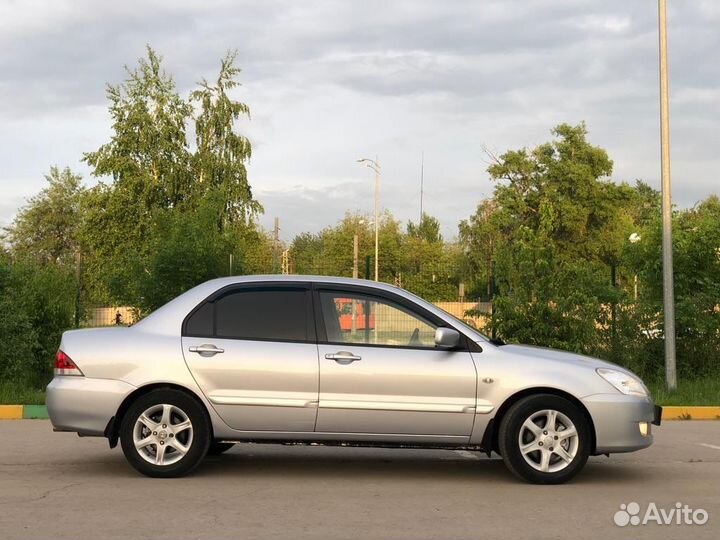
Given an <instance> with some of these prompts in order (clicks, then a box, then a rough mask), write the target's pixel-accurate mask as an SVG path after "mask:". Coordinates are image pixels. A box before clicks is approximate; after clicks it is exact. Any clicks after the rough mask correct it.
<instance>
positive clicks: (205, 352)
mask: <svg viewBox="0 0 720 540" xmlns="http://www.w3.org/2000/svg"><path fill="white" fill-rule="evenodd" d="M188 350H189V351H190V352H194V353H198V354H199V355H200V356H213V355H215V354H218V353H224V352H225V349H221V348H220V347H216V346H215V345H212V344H210V343H204V344H202V345H198V346H195V345H193V346H192V347H190V349H188Z"/></svg>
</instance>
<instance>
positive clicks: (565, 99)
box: [0, 0, 720, 241]
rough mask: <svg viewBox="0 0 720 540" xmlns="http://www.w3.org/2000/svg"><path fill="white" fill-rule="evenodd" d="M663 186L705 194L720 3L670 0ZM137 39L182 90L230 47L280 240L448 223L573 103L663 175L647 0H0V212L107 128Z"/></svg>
mask: <svg viewBox="0 0 720 540" xmlns="http://www.w3.org/2000/svg"><path fill="white" fill-rule="evenodd" d="M668 3H669V4H670V6H669V9H668V25H669V28H668V32H669V69H670V107H671V110H670V121H671V144H672V151H671V157H672V182H673V200H674V202H675V203H676V204H677V205H678V206H681V207H689V206H692V205H694V204H695V203H696V202H698V201H699V200H702V199H703V198H705V197H707V196H708V195H710V194H713V193H715V194H718V193H720V152H718V145H719V144H720V62H718V57H719V55H718V53H719V52H720V31H718V29H719V28H720V2H717V1H716V0H670V2H668ZM146 44H149V45H151V46H152V47H153V48H154V49H155V50H156V51H157V52H158V53H159V54H160V55H162V56H163V58H164V65H165V68H166V70H167V71H168V72H169V73H171V74H172V75H173V77H174V78H175V81H176V83H177V86H178V90H179V92H180V93H181V95H183V96H187V94H188V93H189V92H190V91H191V90H192V89H193V88H194V87H195V85H196V83H197V81H199V80H200V79H201V78H203V77H204V78H207V79H211V78H212V77H213V76H214V74H216V73H217V69H218V66H219V61H220V58H221V57H222V56H224V54H225V53H226V51H228V50H237V51H238V57H237V58H238V66H239V67H240V68H241V69H242V73H241V76H240V80H241V83H242V86H241V87H240V88H239V89H238V90H237V92H236V93H235V97H236V98H237V99H239V100H241V101H243V102H245V103H247V104H248V105H249V106H250V109H251V118H250V120H249V121H243V122H242V123H241V124H240V125H239V126H238V129H239V131H241V132H242V133H243V134H245V135H247V136H248V137H249V138H250V140H251V142H252V145H253V156H252V159H251V160H250V162H249V164H248V174H249V180H250V183H251V186H252V188H253V192H254V194H255V195H256V197H257V198H258V199H259V201H260V202H261V203H262V204H263V206H264V207H265V214H264V215H263V216H262V218H261V220H260V222H261V224H262V225H263V226H264V227H265V228H267V229H271V228H272V225H273V219H274V218H275V217H279V219H280V229H281V232H280V236H281V238H282V239H283V240H285V241H291V240H292V238H293V236H294V235H295V234H297V233H299V232H302V231H311V232H316V231H319V230H321V229H322V228H324V227H327V226H330V225H334V224H335V223H337V221H338V220H340V219H341V218H342V217H343V215H344V214H345V212H346V211H351V212H362V213H371V212H372V211H373V208H374V206H373V205H374V198H373V197H374V176H373V173H372V171H370V170H369V169H367V168H366V167H363V166H362V165H360V164H358V163H357V162H356V160H357V159H359V158H365V157H369V158H375V157H376V156H377V158H378V159H379V161H380V165H381V168H382V176H381V188H380V201H381V202H380V204H381V208H382V209H387V210H389V211H391V212H392V213H393V215H394V216H395V217H396V218H398V219H400V220H402V221H407V220H408V219H412V220H417V219H418V216H419V212H420V168H421V167H420V165H421V156H422V155H423V154H424V185H425V189H424V197H423V206H424V209H425V211H426V212H428V213H429V214H431V215H434V216H436V217H437V218H438V219H439V220H440V222H441V224H442V232H443V234H444V235H445V237H446V238H453V237H454V236H456V235H457V225H458V222H459V221H460V220H461V219H465V218H467V217H468V216H469V215H470V214H471V213H473V212H474V210H475V208H476V206H477V204H478V202H479V201H480V200H481V199H483V198H486V197H488V196H490V195H491V194H492V190H493V184H492V182H491V181H490V180H489V179H488V175H487V171H486V169H487V166H488V161H489V159H488V157H487V154H486V153H485V149H487V150H489V151H491V152H493V153H496V154H497V153H502V152H503V151H505V150H508V149H517V148H521V147H532V146H534V145H537V144H540V143H543V142H546V141H547V140H549V139H550V137H551V134H550V130H551V129H552V127H553V126H555V125H557V124H559V123H562V122H568V123H572V124H575V123H578V122H580V121H585V122H586V123H587V127H588V130H589V139H590V141H591V142H592V143H593V144H596V145H599V146H601V147H603V148H605V149H607V151H608V153H609V154H610V157H611V158H612V159H613V160H614V164H615V166H614V172H613V176H612V178H613V180H614V181H629V182H633V181H634V180H635V179H638V178H640V179H643V180H645V181H647V182H648V183H650V184H651V185H653V186H655V187H657V188H659V186H660V144H659V120H658V114H659V101H658V100H659V95H658V94H659V85H658V35H657V2H656V1H655V0H603V1H602V2H600V1H596V0H592V1H590V0H588V1H583V0H546V1H533V0H520V1H510V0H501V1H490V0H473V1H462V2H460V1H454V0H443V1H438V0H430V1H425V0H412V1H409V0H408V1H392V0H383V1H375V0H364V1H355V2H350V1H314V0H306V1H303V2H298V1H273V0H262V1H259V0H255V1H253V2H245V1H237V0H227V1H225V0H202V1H199V2H190V1H182V0H173V1H167V2H160V1H148V0H144V1H136V0H123V1H122V2H117V1H113V2H107V1H98V0H4V1H3V2H2V3H0V74H2V75H1V76H0V226H6V225H8V224H9V223H10V222H11V221H12V218H13V216H14V214H15V213H16V212H17V210H18V208H19V207H21V206H22V205H23V204H25V202H26V200H27V198H28V197H30V196H32V195H34V194H35V193H37V192H38V191H39V190H40V189H42V188H43V187H44V185H45V180H44V177H43V175H44V174H45V173H47V171H48V170H49V168H50V167H51V166H52V165H59V166H61V167H64V166H69V167H70V168H71V169H73V170H74V171H76V172H79V173H81V174H82V175H83V177H84V178H85V179H86V182H87V184H88V185H92V184H93V183H94V182H96V181H97V180H96V179H94V178H93V177H92V176H91V170H90V169H89V168H88V167H87V166H86V165H85V164H84V163H82V162H81V158H82V154H83V152H88V151H92V150H95V149H97V148H98V147H99V146H100V145H101V144H103V143H105V142H107V141H108V140H109V137H110V135H111V132H110V120H109V115H108V112H107V105H108V102H107V98H106V95H105V85H106V84H107V83H113V84H117V83H120V82H122V81H123V80H124V78H125V71H124V66H126V65H127V66H131V67H132V66H134V65H135V64H136V63H137V59H138V58H140V57H141V56H143V55H144V52H145V46H146Z"/></svg>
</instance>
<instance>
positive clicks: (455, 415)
mask: <svg viewBox="0 0 720 540" xmlns="http://www.w3.org/2000/svg"><path fill="white" fill-rule="evenodd" d="M290 282H295V283H298V282H299V283H308V284H313V286H317V285H328V284H329V285H333V286H340V287H342V286H354V287H362V288H364V289H365V290H366V292H367V294H373V293H382V294H390V295H393V296H395V297H398V298H404V299H405V300H406V301H410V302H412V303H413V304H415V305H416V306H418V308H419V309H424V310H426V311H428V312H431V313H432V314H433V315H434V316H435V317H437V318H438V319H441V320H442V321H444V323H445V324H446V325H447V326H448V327H451V328H455V329H457V330H458V331H459V332H460V333H461V334H462V335H464V336H466V338H467V339H469V340H471V341H472V342H473V343H474V344H475V345H474V346H472V347H470V349H469V350H462V351H451V350H432V349H430V350H417V349H407V348H388V347H368V346H364V347H362V350H360V348H359V347H358V348H357V350H356V348H353V347H351V346H346V347H344V348H345V349H348V350H347V351H339V350H338V346H337V345H330V344H327V343H285V342H273V341H248V340H234V339H209V338H195V337H184V336H182V335H181V334H182V332H181V328H182V324H183V320H184V319H185V317H186V316H187V315H188V314H189V313H190V312H191V311H192V310H193V309H194V308H195V307H196V306H198V305H199V304H200V303H201V302H203V301H204V300H205V299H206V298H207V297H208V296H210V295H212V294H213V293H215V292H216V291H219V290H221V289H223V288H226V287H228V286H232V285H236V284H248V283H263V284H265V283H290ZM204 345H212V346H215V347H218V348H222V349H223V350H224V352H223V354H216V355H210V356H206V355H202V354H198V353H193V352H190V348H191V347H199V346H204ZM60 349H61V350H63V351H64V352H66V353H67V354H68V355H69V356H70V357H71V358H72V359H73V361H74V362H75V363H76V364H77V365H78V366H79V368H80V369H81V370H82V372H83V374H84V376H83V377H63V376H59V377H55V378H54V379H53V381H52V382H51V383H50V385H49V386H48V388H47V406H48V411H49V414H50V418H51V421H52V423H53V426H54V427H55V429H56V430H59V431H73V432H77V433H79V434H81V435H84V436H108V437H110V439H111V441H112V439H113V435H112V432H113V420H114V418H115V417H116V416H117V415H118V414H119V412H120V411H121V410H122V407H123V406H124V404H126V403H127V402H128V400H129V399H131V398H132V396H134V395H137V393H138V392H142V391H144V389H147V388H152V387H154V386H155V385H164V386H167V385H171V386H177V387H180V388H183V389H185V390H186V391H188V392H191V393H193V394H194V395H195V396H197V397H198V398H199V399H200V400H201V401H202V402H203V404H204V405H205V407H206V409H207V411H208V414H209V416H210V419H211V422H212V428H213V433H214V437H215V438H216V439H218V440H227V441H242V440H252V441H273V440H276V441H287V440H301V441H343V442H349V443H353V442H357V443H363V444H372V443H377V444H404V445H405V444H417V445H457V446H477V447H483V448H484V449H486V450H490V449H491V448H488V446H489V445H490V444H492V443H491V437H490V435H491V433H492V422H493V419H494V418H496V416H497V415H498V414H502V411H503V410H504V409H505V408H506V407H507V406H508V404H510V403H512V402H513V400H515V399H517V398H518V397H520V396H523V395H526V394H527V393H531V392H538V391H548V392H551V393H557V394H559V395H562V396H565V397H567V398H568V399H571V400H572V401H573V402H575V403H577V404H581V405H582V408H583V409H584V410H585V411H586V413H587V415H588V417H589V419H590V420H591V424H592V427H593V429H594V442H593V447H592V452H593V453H594V454H603V453H612V452H629V451H633V450H638V449H640V448H644V447H647V446H649V445H650V444H651V443H652V435H651V434H650V433H641V430H640V429H639V423H641V422H643V423H651V422H653V420H654V415H655V410H654V405H653V403H652V401H651V399H650V398H649V397H643V396H637V395H625V394H623V393H621V392H619V391H618V390H616V389H615V388H614V387H613V386H612V385H610V384H609V383H608V382H607V381H605V380H604V379H603V378H601V377H600V376H599V375H598V374H597V373H596V369H598V368H611V369H615V370H619V371H625V370H623V368H620V367H618V366H616V365H614V364H610V363H608V362H605V361H602V360H599V359H596V358H589V357H585V356H581V355H577V354H571V353H567V352H561V351H556V350H551V349H544V348H539V347H526V346H519V345H503V346H498V345H495V344H493V343H491V342H490V340H488V339H487V338H486V337H485V336H483V335H482V334H480V333H478V332H477V331H475V330H474V329H472V328H470V327H469V326H466V325H464V324H463V323H461V322H460V321H458V320H457V319H455V318H454V317H452V316H450V315H449V314H447V313H446V312H444V311H442V310H441V309H439V308H437V307H436V306H434V305H432V304H430V303H428V302H426V301H424V300H422V299H420V298H418V297H416V296H414V295H412V294H411V293H408V292H407V291H404V290H402V289H399V288H397V287H393V286H391V285H386V284H381V283H375V282H370V281H364V280H352V279H343V278H329V277H312V276H277V275H272V276H246V277H228V278H221V279H216V280H212V281H209V282H206V283H203V284H201V285H199V286H197V287H195V288H193V289H191V290H189V291H187V292H186V293H184V294H182V295H181V296H179V297H177V298H176V299H174V300H172V301H171V302H169V303H168V304H166V305H165V306H163V307H161V308H160V309H158V310H157V311H155V312H153V313H152V314H150V315H149V316H148V317H146V318H145V319H143V320H141V321H140V322H138V323H137V324H135V325H134V326H132V327H116V328H101V329H86V330H76V331H69V332H66V333H65V334H64V335H63V338H62V342H61V344H60ZM338 352H342V353H345V352H350V353H353V354H355V353H356V354H358V355H361V356H362V361H354V362H339V361H333V360H331V359H327V358H326V355H333V354H336V353H338Z"/></svg>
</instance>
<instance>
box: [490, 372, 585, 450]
mask: <svg viewBox="0 0 720 540" xmlns="http://www.w3.org/2000/svg"><path fill="white" fill-rule="evenodd" d="M539 394H550V395H553V396H558V397H561V398H564V399H567V400H568V401H569V402H570V403H572V404H573V405H575V406H576V407H577V408H578V410H580V412H582V414H583V415H584V416H585V419H586V420H587V421H588V425H589V426H590V436H591V439H592V440H591V441H590V455H593V454H595V449H596V445H597V435H596V433H595V423H594V422H593V419H592V416H591V415H590V412H589V411H588V410H587V407H585V405H584V404H583V402H582V401H580V399H578V398H577V397H575V396H574V395H572V394H570V393H569V392H566V391H564V390H560V389H559V388H553V387H549V386H536V387H532V388H525V389H523V390H520V391H518V392H516V393H514V394H512V395H511V396H510V397H508V398H507V399H506V400H505V401H504V402H503V403H502V405H500V407H499V408H498V411H497V413H495V416H494V417H493V418H492V419H491V420H490V422H488V426H487V428H485V433H484V434H483V438H482V443H481V446H482V448H483V450H485V451H486V452H487V453H488V455H489V454H490V451H494V452H498V449H499V443H498V434H499V433H500V424H501V423H502V420H503V418H504V417H505V414H506V413H507V412H508V410H510V407H512V406H513V405H514V404H515V403H517V402H518V401H520V400H521V399H523V398H526V397H529V396H535V395H539ZM498 453H499V452H498Z"/></svg>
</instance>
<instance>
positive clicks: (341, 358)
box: [325, 351, 362, 365]
mask: <svg viewBox="0 0 720 540" xmlns="http://www.w3.org/2000/svg"><path fill="white" fill-rule="evenodd" d="M325 358H326V359H328V360H335V361H336V362H337V363H338V364H343V365H346V364H352V363H353V362H357V361H358V360H362V357H361V356H357V355H355V354H353V353H351V352H348V351H338V352H336V353H328V354H326V355H325Z"/></svg>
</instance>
